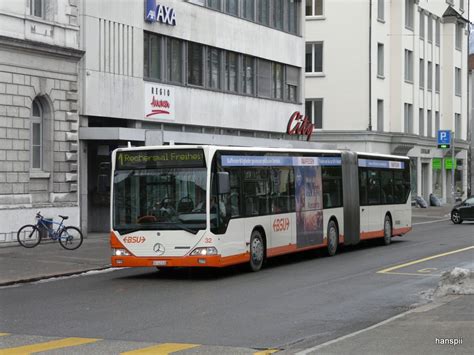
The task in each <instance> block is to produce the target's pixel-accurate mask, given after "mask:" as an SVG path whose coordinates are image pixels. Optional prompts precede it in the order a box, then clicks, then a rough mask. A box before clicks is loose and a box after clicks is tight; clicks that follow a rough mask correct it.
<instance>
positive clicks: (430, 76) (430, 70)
mask: <svg viewBox="0 0 474 355" xmlns="http://www.w3.org/2000/svg"><path fill="white" fill-rule="evenodd" d="M428 90H429V91H431V90H433V63H431V62H430V61H428Z"/></svg>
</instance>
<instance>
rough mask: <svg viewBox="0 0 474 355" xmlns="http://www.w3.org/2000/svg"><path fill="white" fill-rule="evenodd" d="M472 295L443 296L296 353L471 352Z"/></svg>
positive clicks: (473, 334) (473, 340)
mask: <svg viewBox="0 0 474 355" xmlns="http://www.w3.org/2000/svg"><path fill="white" fill-rule="evenodd" d="M473 349H474V295H463V296H445V297H443V298H442V299H440V300H439V301H435V302H433V303H430V304H427V305H424V306H421V307H418V308H415V309H413V310H411V311H408V312H406V313H403V314H402V315H398V316H396V317H393V318H392V319H391V320H388V321H385V322H381V323H379V324H377V325H375V326H372V327H369V328H367V329H366V330H362V331H359V332H356V333H353V334H350V335H347V336H344V337H341V338H339V339H335V340H332V341H329V342H327V343H325V344H321V345H319V346H316V347H314V348H311V349H307V350H303V351H301V352H299V353H297V354H299V355H306V354H318V355H319V354H374V355H375V354H384V355H385V354H389V355H391V354H397V355H398V354H416V355H422V354H448V353H449V354H472V353H473Z"/></svg>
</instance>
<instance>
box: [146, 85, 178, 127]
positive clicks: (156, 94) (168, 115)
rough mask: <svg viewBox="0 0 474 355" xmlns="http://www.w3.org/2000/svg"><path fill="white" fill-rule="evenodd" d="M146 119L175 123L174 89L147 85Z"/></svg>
mask: <svg viewBox="0 0 474 355" xmlns="http://www.w3.org/2000/svg"><path fill="white" fill-rule="evenodd" d="M144 104H145V106H144V107H145V113H144V115H145V118H147V119H160V120H167V121H174V119H175V107H174V88H173V87H170V86H165V85H160V84H154V83H145V102H144Z"/></svg>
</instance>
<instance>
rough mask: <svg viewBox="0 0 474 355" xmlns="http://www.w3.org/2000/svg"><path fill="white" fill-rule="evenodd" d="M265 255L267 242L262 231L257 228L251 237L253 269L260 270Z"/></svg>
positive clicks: (251, 264)
mask: <svg viewBox="0 0 474 355" xmlns="http://www.w3.org/2000/svg"><path fill="white" fill-rule="evenodd" d="M264 257H265V243H264V242H263V238H262V233H260V231H258V230H256V229H255V230H254V231H253V232H252V236H251V237H250V263H249V265H250V269H251V270H252V271H258V270H260V269H261V268H262V265H263V260H264Z"/></svg>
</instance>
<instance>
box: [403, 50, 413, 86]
mask: <svg viewBox="0 0 474 355" xmlns="http://www.w3.org/2000/svg"><path fill="white" fill-rule="evenodd" d="M405 81H409V82H413V52H412V51H410V50H408V49H405Z"/></svg>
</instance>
